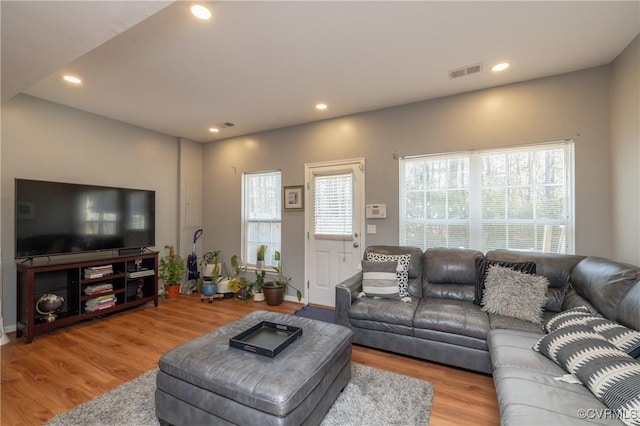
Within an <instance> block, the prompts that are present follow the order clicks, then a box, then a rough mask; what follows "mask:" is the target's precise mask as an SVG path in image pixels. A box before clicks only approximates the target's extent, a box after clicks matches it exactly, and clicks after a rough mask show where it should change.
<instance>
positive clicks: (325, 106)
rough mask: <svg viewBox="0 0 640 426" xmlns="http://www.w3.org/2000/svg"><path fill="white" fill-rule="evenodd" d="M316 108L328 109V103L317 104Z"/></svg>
mask: <svg viewBox="0 0 640 426" xmlns="http://www.w3.org/2000/svg"><path fill="white" fill-rule="evenodd" d="M316 109H319V110H324V109H327V104H316Z"/></svg>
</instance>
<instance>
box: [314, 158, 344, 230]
mask: <svg viewBox="0 0 640 426" xmlns="http://www.w3.org/2000/svg"><path fill="white" fill-rule="evenodd" d="M312 186H313V188H312V190H313V233H314V236H315V237H316V238H326V239H344V238H351V236H352V234H353V173H352V172H351V170H348V171H345V172H342V173H340V172H339V173H337V174H330V175H315V176H313V180H312Z"/></svg>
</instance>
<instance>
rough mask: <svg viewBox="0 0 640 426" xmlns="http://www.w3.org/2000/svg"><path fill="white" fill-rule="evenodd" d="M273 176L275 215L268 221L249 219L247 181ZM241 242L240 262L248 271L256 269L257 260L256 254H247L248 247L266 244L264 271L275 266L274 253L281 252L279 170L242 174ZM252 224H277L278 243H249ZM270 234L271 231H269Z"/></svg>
mask: <svg viewBox="0 0 640 426" xmlns="http://www.w3.org/2000/svg"><path fill="white" fill-rule="evenodd" d="M268 175H273V176H276V175H277V177H278V184H277V188H276V187H275V186H274V187H273V188H272V189H273V190H275V191H277V197H273V200H271V201H272V203H273V206H274V207H276V210H277V214H276V215H274V216H273V217H272V218H268V219H254V218H249V215H250V212H249V204H250V203H249V201H250V196H251V194H250V193H249V190H250V189H249V188H248V184H249V180H250V179H251V178H255V177H257V176H268ZM241 197H242V198H241V199H242V202H241V242H240V253H241V260H242V262H243V264H244V265H245V266H246V267H247V268H249V269H257V259H256V252H249V250H250V247H252V246H253V245H255V243H258V244H266V245H267V253H266V255H265V269H267V270H269V269H273V267H274V266H277V262H276V261H275V257H274V254H275V251H282V250H281V246H282V172H281V171H280V170H268V171H259V172H247V173H243V174H242V195H241ZM254 223H266V224H270V225H274V224H278V225H279V226H280V235H279V237H278V240H279V241H278V242H276V243H274V242H273V241H272V240H270V241H257V242H254V241H249V240H248V238H249V237H250V234H251V232H250V231H249V227H250V225H251V224H254ZM271 232H272V231H271Z"/></svg>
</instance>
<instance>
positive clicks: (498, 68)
mask: <svg viewBox="0 0 640 426" xmlns="http://www.w3.org/2000/svg"><path fill="white" fill-rule="evenodd" d="M507 68H509V63H508V62H502V63H500V64H497V65H494V66H493V67H492V68H491V71H504V70H506V69H507Z"/></svg>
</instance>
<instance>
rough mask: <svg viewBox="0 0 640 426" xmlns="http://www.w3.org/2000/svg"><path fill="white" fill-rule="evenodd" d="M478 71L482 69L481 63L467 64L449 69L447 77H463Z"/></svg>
mask: <svg viewBox="0 0 640 426" xmlns="http://www.w3.org/2000/svg"><path fill="white" fill-rule="evenodd" d="M480 71H482V63H479V64H475V65H468V66H466V67H462V68H456V69H455V70H450V71H449V78H450V79H451V80H453V79H454V78H459V77H464V76H465V75H469V74H475V73H477V72H480Z"/></svg>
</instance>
